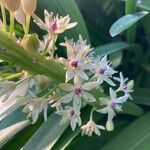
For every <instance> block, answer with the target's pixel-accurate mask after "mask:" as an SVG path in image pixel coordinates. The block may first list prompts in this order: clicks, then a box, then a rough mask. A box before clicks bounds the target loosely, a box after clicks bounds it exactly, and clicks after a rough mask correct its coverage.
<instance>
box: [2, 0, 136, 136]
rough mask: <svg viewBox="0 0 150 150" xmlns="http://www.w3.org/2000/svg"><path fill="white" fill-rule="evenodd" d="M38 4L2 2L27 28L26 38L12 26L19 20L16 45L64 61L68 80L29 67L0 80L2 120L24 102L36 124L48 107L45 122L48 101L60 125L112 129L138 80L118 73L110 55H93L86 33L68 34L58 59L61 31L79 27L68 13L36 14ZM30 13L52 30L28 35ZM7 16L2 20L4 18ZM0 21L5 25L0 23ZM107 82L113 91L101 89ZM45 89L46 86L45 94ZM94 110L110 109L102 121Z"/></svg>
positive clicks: (85, 131)
mask: <svg viewBox="0 0 150 150" xmlns="http://www.w3.org/2000/svg"><path fill="white" fill-rule="evenodd" d="M15 1H16V0H15ZM36 4H37V0H32V2H31V1H30V0H17V1H16V3H14V0H13V1H11V0H3V2H1V5H4V6H5V7H6V8H7V9H8V10H9V12H10V14H11V17H12V19H11V21H12V20H13V19H14V18H13V17H15V18H16V20H17V21H18V22H19V23H20V24H22V26H23V29H24V32H25V34H24V37H23V38H21V39H17V38H16V37H15V33H14V30H13V25H14V22H10V36H11V37H13V38H14V37H15V40H16V41H17V44H19V45H20V46H22V47H23V48H24V50H26V51H27V52H28V53H29V54H33V53H39V55H41V56H42V57H43V58H44V59H45V58H46V59H47V60H50V61H54V63H55V62H57V63H60V66H61V67H62V68H64V70H65V71H66V72H65V77H64V78H65V81H64V83H59V85H58V84H56V83H55V81H52V79H51V78H49V77H47V76H45V75H41V74H40V75H39V74H38V75H31V74H28V73H26V72H24V73H23V74H21V75H20V76H19V77H20V78H19V81H17V82H14V81H8V80H1V81H0V120H1V119H4V118H5V117H6V116H7V115H8V114H9V113H11V112H13V111H14V110H15V109H17V108H18V107H19V106H23V107H24V108H23V112H25V113H27V114H28V115H27V118H28V119H29V118H32V123H35V122H36V121H37V120H38V117H39V114H40V113H41V112H44V119H45V121H46V120H47V110H48V108H49V107H48V106H49V105H51V107H52V108H56V114H57V115H60V116H61V117H62V121H61V124H65V123H70V125H71V128H72V130H75V129H76V127H77V126H80V127H81V129H82V135H84V134H85V135H88V136H91V135H92V133H93V132H94V133H95V134H97V135H98V136H100V135H101V132H100V130H105V128H106V130H108V131H112V130H113V129H114V123H113V118H114V117H115V116H116V113H117V112H120V111H122V106H123V103H124V102H126V101H127V100H128V99H132V96H131V93H132V92H133V86H134V82H133V81H128V78H124V76H123V74H122V73H120V75H119V76H117V75H118V72H117V71H115V70H114V69H113V68H112V66H111V63H110V62H109V60H108V57H109V56H107V55H106V56H103V57H100V56H98V57H94V56H93V53H94V50H93V49H92V48H91V46H90V45H89V44H87V41H86V40H84V39H83V38H82V36H81V35H80V36H79V39H78V40H77V41H74V40H73V39H71V40H69V39H67V38H65V42H62V43H60V46H63V47H65V49H66V54H67V57H66V58H64V57H59V58H58V57H57V56H56V55H55V50H56V49H57V47H56V42H57V39H58V36H59V35H60V34H61V33H63V32H65V31H66V30H68V29H71V28H73V27H75V26H76V25H77V23H76V22H73V23H72V22H70V20H71V19H70V17H69V15H67V16H64V17H63V16H59V15H56V16H55V15H54V14H53V13H52V12H50V13H49V12H48V11H47V10H45V11H44V16H45V18H44V21H42V20H41V19H40V18H39V17H38V16H37V15H36V14H34V11H35V10H36ZM3 16H4V15H3ZM31 17H32V18H33V19H34V22H35V23H36V24H37V25H38V26H39V27H40V28H41V29H43V30H45V31H47V34H46V35H44V37H43V40H41V41H40V40H39V38H38V35H37V34H29V25H30V20H31ZM4 19H5V18H3V22H5V20H4ZM0 26H5V25H4V23H2V25H1V23H0ZM18 41H19V42H18ZM46 67H48V66H46ZM52 69H53V68H52ZM58 74H59V72H58ZM13 77H16V76H13ZM13 77H11V79H13ZM17 77H18V76H17ZM104 84H105V85H106V86H105V87H106V88H107V90H109V93H108V96H107V95H106V94H107V92H106V91H107V90H106V91H105V90H100V89H103V85H104ZM43 90H46V94H45V93H44V92H43ZM31 91H32V92H31ZM41 91H42V92H41ZM41 93H42V94H41ZM43 93H44V95H43ZM99 93H100V94H99ZM98 95H102V96H98ZM87 105H90V106H91V107H92V111H91V114H90V117H89V118H90V119H89V121H87V123H86V124H84V125H83V124H82V117H81V114H82V109H83V108H84V107H86V106H87ZM94 112H97V113H101V114H107V116H108V117H107V121H106V124H105V125H98V124H97V123H96V122H95V121H94V119H93V114H94ZM83 113H84V111H83ZM104 126H105V127H104Z"/></svg>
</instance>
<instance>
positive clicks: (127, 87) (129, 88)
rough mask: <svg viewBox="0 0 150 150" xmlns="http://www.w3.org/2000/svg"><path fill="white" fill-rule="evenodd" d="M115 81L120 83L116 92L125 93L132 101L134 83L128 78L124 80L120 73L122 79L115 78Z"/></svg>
mask: <svg viewBox="0 0 150 150" xmlns="http://www.w3.org/2000/svg"><path fill="white" fill-rule="evenodd" d="M114 79H115V80H117V81H119V82H120V86H119V88H118V89H117V90H116V91H117V92H119V91H122V92H124V93H125V94H126V95H127V96H128V97H129V98H130V99H132V96H131V94H130V93H132V92H133V87H134V81H133V80H131V81H128V78H124V77H123V74H122V72H120V78H117V77H114Z"/></svg>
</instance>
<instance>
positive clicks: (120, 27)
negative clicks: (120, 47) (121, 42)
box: [109, 11, 148, 37]
mask: <svg viewBox="0 0 150 150" xmlns="http://www.w3.org/2000/svg"><path fill="white" fill-rule="evenodd" d="M147 14H148V12H147V11H142V12H138V13H136V14H133V15H126V16H123V17H122V18H120V19H118V20H117V21H116V22H115V23H114V24H113V25H112V26H111V28H110V31H109V32H110V35H111V36H112V37H114V36H116V35H118V34H120V33H121V32H123V31H125V30H126V29H128V28H129V27H131V26H132V25H134V24H135V23H137V22H138V21H139V20H140V19H142V18H143V17H144V16H146V15H147Z"/></svg>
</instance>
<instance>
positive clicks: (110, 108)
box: [97, 88, 128, 131]
mask: <svg viewBox="0 0 150 150" xmlns="http://www.w3.org/2000/svg"><path fill="white" fill-rule="evenodd" d="M109 93H110V98H100V103H101V105H102V106H105V107H104V108H101V109H99V110H97V112H100V113H102V114H108V119H107V123H106V129H107V130H108V131H112V130H113V128H114V126H113V118H114V116H115V115H116V114H115V110H116V111H117V112H119V111H122V109H121V108H122V105H121V104H123V103H124V102H125V101H126V100H127V99H128V96H127V95H124V96H121V97H117V95H116V92H115V91H114V90H113V89H112V88H110V91H109Z"/></svg>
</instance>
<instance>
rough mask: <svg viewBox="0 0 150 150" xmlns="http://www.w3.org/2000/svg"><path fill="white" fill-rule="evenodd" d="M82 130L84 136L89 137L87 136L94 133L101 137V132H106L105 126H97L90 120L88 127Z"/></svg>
mask: <svg viewBox="0 0 150 150" xmlns="http://www.w3.org/2000/svg"><path fill="white" fill-rule="evenodd" d="M81 129H82V132H81V134H82V136H83V135H87V136H92V133H93V132H94V133H95V134H96V135H98V136H100V135H101V132H100V130H105V127H104V126H101V125H97V124H96V123H95V122H94V121H93V120H89V121H88V123H87V124H86V125H83V126H82V127H81Z"/></svg>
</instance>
